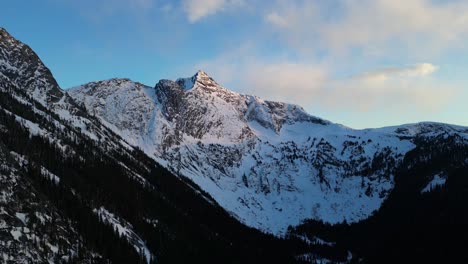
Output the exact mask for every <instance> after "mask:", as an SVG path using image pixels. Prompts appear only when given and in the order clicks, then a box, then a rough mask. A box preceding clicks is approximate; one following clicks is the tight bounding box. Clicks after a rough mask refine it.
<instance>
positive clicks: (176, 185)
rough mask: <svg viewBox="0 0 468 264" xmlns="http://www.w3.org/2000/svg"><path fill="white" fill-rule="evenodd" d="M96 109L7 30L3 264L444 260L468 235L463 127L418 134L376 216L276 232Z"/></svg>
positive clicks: (1, 58)
mask: <svg viewBox="0 0 468 264" xmlns="http://www.w3.org/2000/svg"><path fill="white" fill-rule="evenodd" d="M88 110H89V109H88ZM88 110H87V109H86V108H85V106H84V105H82V104H81V103H77V102H76V101H75V100H74V99H72V98H71V97H70V96H69V95H68V94H67V93H65V92H64V91H63V90H61V89H60V88H59V87H58V85H57V83H56V82H55V80H54V78H53V76H52V74H51V73H50V71H49V70H48V69H47V68H46V67H45V66H44V65H43V64H42V62H41V61H40V59H39V58H38V57H37V55H36V54H35V53H34V52H33V51H32V50H31V49H30V48H29V47H28V46H26V45H24V44H23V43H21V42H19V41H17V40H16V39H14V38H13V37H12V36H10V35H9V34H8V33H7V32H6V31H5V30H3V29H0V182H1V185H0V238H1V239H0V253H1V254H0V261H1V262H7V261H10V262H11V263H28V262H33V263H44V262H47V261H49V262H53V263H109V262H111V263H147V262H154V263H302V262H305V263H307V262H312V263H314V262H315V261H317V260H320V261H325V262H326V261H333V262H348V261H363V262H369V263H381V262H385V261H390V260H392V261H393V260H402V259H403V260H404V259H409V258H411V259H415V260H435V259H444V258H446V257H448V256H455V253H452V250H455V252H461V251H460V250H461V247H463V245H466V244H467V243H466V240H463V239H466V237H467V236H466V235H467V234H466V225H467V224H466V223H467V220H468V219H467V210H466V205H465V203H464V201H467V197H466V196H467V195H466V194H467V190H466V188H467V182H466V179H467V178H466V176H467V168H468V154H467V149H468V147H467V146H468V145H467V139H466V137H465V136H464V135H459V134H460V133H461V132H459V131H458V130H457V131H456V132H450V133H449V132H444V131H443V129H444V127H443V126H442V127H440V129H441V131H440V133H438V134H437V136H431V137H428V136H421V137H417V138H415V139H414V144H415V146H416V147H415V148H414V149H413V150H411V151H410V152H408V153H406V155H405V156H404V158H402V162H401V164H398V166H397V167H395V168H394V169H392V171H393V170H394V174H395V185H394V188H393V191H392V192H391V193H390V195H389V196H388V198H387V199H386V200H385V202H384V203H383V205H382V207H381V208H380V209H379V210H378V211H377V212H376V213H374V214H373V216H371V217H370V218H368V219H367V220H364V221H361V222H358V223H354V224H352V225H347V224H339V225H334V226H332V225H329V224H325V223H320V222H315V221H307V222H305V223H303V224H302V225H300V226H297V227H293V228H290V229H289V230H288V233H287V234H286V236H285V237H284V238H278V237H275V236H272V235H268V234H264V233H262V232H260V231H258V230H257V229H253V228H249V227H247V226H245V225H243V224H242V223H240V222H239V221H238V220H237V219H236V218H234V217H232V216H231V214H229V213H228V212H227V211H226V210H225V209H226V208H224V209H223V208H222V207H220V206H218V205H217V202H216V201H215V200H213V199H212V198H211V197H210V195H209V194H208V193H205V191H204V190H203V189H202V188H200V186H198V185H196V184H195V183H193V182H191V181H190V180H188V179H187V178H185V177H177V176H175V175H174V174H173V172H170V171H169V170H167V169H165V168H164V167H162V166H160V165H159V164H157V162H156V161H155V160H154V159H153V158H150V157H148V156H147V155H146V154H145V153H144V152H142V151H141V150H139V149H138V148H137V147H134V146H131V145H129V144H128V142H126V140H125V139H123V138H122V137H121V136H119V135H118V134H116V133H114V132H115V131H113V130H110V129H109V128H107V127H106V126H105V125H103V124H102V123H101V121H100V119H98V117H95V116H94V113H93V114H90V113H89V112H88ZM312 121H314V120H312ZM314 122H315V121H314ZM434 129H436V128H434ZM463 133H466V132H463ZM386 158H389V156H388V155H387V156H385V155H383V154H382V153H380V154H379V155H377V154H376V156H375V157H374V158H373V159H372V160H371V162H372V164H370V165H369V166H368V167H369V168H368V170H369V171H370V170H372V171H386V170H387V167H388V166H389V165H388V164H387V163H386V162H388V161H389V160H386ZM379 160H380V162H379ZM392 164H393V163H392ZM325 165H326V164H325ZM325 165H324V166H325ZM395 166H396V165H395ZM378 167H379V168H382V167H385V168H386V169H385V170H383V169H382V170H379V168H378ZM172 171H173V170H172ZM449 187H450V188H451V193H450V195H448V188H449ZM362 188H370V187H369V186H365V185H363V186H362ZM363 193H365V191H364V192H363ZM449 226H450V227H455V228H456V229H457V230H459V232H457V233H456V234H457V235H458V238H459V239H460V240H459V241H460V243H455V242H456V241H453V240H451V239H450V238H449V237H448V229H449V228H448V227H449ZM457 248H459V249H460V250H458V251H457ZM449 249H450V252H451V253H450V254H449ZM457 256H458V255H457ZM459 257H460V258H462V256H459Z"/></svg>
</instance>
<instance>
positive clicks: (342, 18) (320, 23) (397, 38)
mask: <svg viewBox="0 0 468 264" xmlns="http://www.w3.org/2000/svg"><path fill="white" fill-rule="evenodd" d="M324 2H325V1H323V2H322V1H297V0H296V1H294V0H292V1H287V2H286V1H284V0H278V1H276V4H274V5H273V6H271V7H270V8H269V9H267V10H268V11H267V12H266V13H265V14H264V20H265V21H266V23H267V24H268V25H269V26H270V27H271V28H272V29H273V30H275V32H276V33H277V34H278V37H279V39H280V40H281V41H283V42H285V43H287V44H288V45H290V46H291V47H292V48H295V49H297V50H307V49H309V50H316V49H317V47H325V48H327V49H330V50H334V51H339V52H343V51H349V50H353V49H356V48H364V49H366V50H377V51H378V52H383V51H387V50H389V49H392V48H395V46H396V45H398V46H399V47H400V48H402V49H406V48H413V49H442V48H446V47H449V46H456V45H461V44H462V43H463V42H464V39H465V38H464V37H466V36H467V33H468V27H467V26H466V25H468V2H467V1H443V2H442V1H433V0H336V1H330V2H328V1H326V2H327V3H326V4H324ZM331 10H332V11H331Z"/></svg>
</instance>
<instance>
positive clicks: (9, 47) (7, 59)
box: [0, 28, 63, 105]
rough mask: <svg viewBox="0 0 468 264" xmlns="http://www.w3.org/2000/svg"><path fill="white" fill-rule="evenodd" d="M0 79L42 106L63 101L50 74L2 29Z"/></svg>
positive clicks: (35, 56) (0, 38) (26, 48)
mask: <svg viewBox="0 0 468 264" xmlns="http://www.w3.org/2000/svg"><path fill="white" fill-rule="evenodd" d="M0 79H2V80H4V81H2V83H4V84H5V83H6V82H11V83H14V84H15V85H16V86H18V87H20V88H21V89H23V90H25V91H26V92H27V93H29V94H30V95H32V96H33V97H34V98H35V99H36V100H37V101H38V102H40V103H42V104H44V105H46V104H49V103H53V102H57V101H59V100H60V99H61V98H62V97H63V92H62V91H61V90H60V88H59V86H58V84H57V82H56V80H55V79H54V77H53V76H52V73H51V72H50V70H49V69H48V68H47V67H46V66H45V65H44V64H43V63H42V61H41V60H40V59H39V56H37V54H36V53H35V52H34V51H33V50H32V49H31V48H30V47H29V46H28V45H25V44H23V43H21V42H20V41H18V40H17V39H15V38H14V37H13V36H11V35H10V34H9V33H8V32H7V31H6V30H5V29H3V28H2V29H1V30H0Z"/></svg>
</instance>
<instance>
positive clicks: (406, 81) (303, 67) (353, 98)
mask: <svg viewBox="0 0 468 264" xmlns="http://www.w3.org/2000/svg"><path fill="white" fill-rule="evenodd" d="M249 53H250V50H249V49H248V48H247V49H246V48H245V47H244V48H241V49H239V50H238V51H231V52H230V53H226V54H224V55H223V56H220V57H218V58H216V59H214V60H211V61H205V62H203V63H201V64H199V65H197V68H203V69H206V70H207V71H208V72H209V73H211V74H213V76H214V77H215V78H217V79H218V80H219V81H220V83H225V84H226V85H232V86H235V87H236V88H237V90H238V91H241V92H244V93H248V94H255V95H258V96H261V97H264V98H267V99H270V100H279V101H288V102H291V103H296V104H300V105H303V106H305V107H309V106H311V105H314V106H319V107H320V108H321V109H323V110H325V111H337V110H341V111H343V110H348V111H354V112H369V111H389V110H390V109H391V110H392V111H399V112H400V111H415V112H427V111H429V112H430V111H436V110H438V109H440V108H441V107H443V106H444V105H445V104H446V103H448V102H449V101H450V99H452V98H453V97H454V96H456V95H457V94H458V93H459V92H460V88H459V87H456V86H453V85H452V84H449V83H447V82H444V81H443V80H438V79H437V78H434V77H433V76H432V75H433V74H434V73H435V72H436V71H437V69H438V68H439V67H438V66H436V65H433V64H431V63H421V64H414V65H412V66H407V67H387V68H380V69H374V70H369V71H365V72H363V73H360V74H356V75H354V76H351V77H348V78H336V77H334V76H333V69H332V68H330V67H331V66H330V65H328V64H312V63H304V62H290V61H289V60H287V59H281V58H276V59H274V60H260V59H258V58H257V57H255V56H250V55H249ZM240 54H242V55H240ZM240 56H243V58H245V59H241V60H239V59H238V58H239V57H240Z"/></svg>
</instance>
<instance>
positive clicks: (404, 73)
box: [352, 63, 439, 82]
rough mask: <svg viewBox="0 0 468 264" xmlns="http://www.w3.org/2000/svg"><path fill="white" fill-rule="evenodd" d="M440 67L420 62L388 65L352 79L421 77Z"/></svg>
mask: <svg viewBox="0 0 468 264" xmlns="http://www.w3.org/2000/svg"><path fill="white" fill-rule="evenodd" d="M438 68H439V67H438V66H435V65H433V64H431V63H420V64H416V65H414V66H410V67H388V68H383V69H378V70H374V71H370V72H365V73H362V74H359V75H356V76H353V77H352V79H355V80H361V81H371V82H374V81H387V80H389V79H390V78H406V77H421V76H427V75H431V74H432V73H434V72H435V71H437V69H438Z"/></svg>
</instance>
